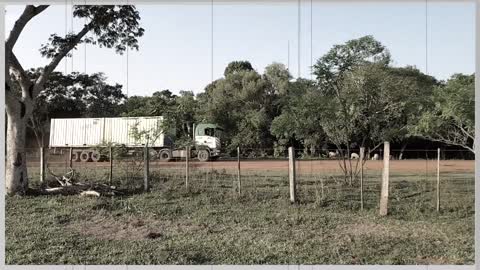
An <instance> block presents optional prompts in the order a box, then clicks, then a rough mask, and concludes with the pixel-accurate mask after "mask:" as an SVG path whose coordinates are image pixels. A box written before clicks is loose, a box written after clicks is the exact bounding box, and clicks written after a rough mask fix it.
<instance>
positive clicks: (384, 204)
mask: <svg viewBox="0 0 480 270" xmlns="http://www.w3.org/2000/svg"><path fill="white" fill-rule="evenodd" d="M389 175H390V143H389V142H385V143H384V150H383V173H382V192H381V197H380V216H386V215H387V213H388V188H389Z"/></svg>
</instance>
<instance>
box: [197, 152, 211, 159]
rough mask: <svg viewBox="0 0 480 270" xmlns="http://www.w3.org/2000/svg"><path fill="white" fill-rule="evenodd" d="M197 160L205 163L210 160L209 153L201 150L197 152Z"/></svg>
mask: <svg viewBox="0 0 480 270" xmlns="http://www.w3.org/2000/svg"><path fill="white" fill-rule="evenodd" d="M197 158H198V160H199V161H202V162H205V161H208V160H209V159H210V152H208V150H205V149H202V150H198V153H197Z"/></svg>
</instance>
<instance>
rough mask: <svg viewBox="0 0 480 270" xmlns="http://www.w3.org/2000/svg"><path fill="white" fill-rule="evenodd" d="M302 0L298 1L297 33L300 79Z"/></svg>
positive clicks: (299, 74)
mask: <svg viewBox="0 0 480 270" xmlns="http://www.w3.org/2000/svg"><path fill="white" fill-rule="evenodd" d="M301 1H302V0H298V31H297V34H298V78H300V76H301V68H300V65H301V61H300V57H301V33H302V25H301V17H302V11H301V6H302V3H301Z"/></svg>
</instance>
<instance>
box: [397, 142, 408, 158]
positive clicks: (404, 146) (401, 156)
mask: <svg viewBox="0 0 480 270" xmlns="http://www.w3.org/2000/svg"><path fill="white" fill-rule="evenodd" d="M405 148H407V143H404V144H403V145H402V149H400V156H399V157H398V159H399V160H402V158H403V152H404V151H405Z"/></svg>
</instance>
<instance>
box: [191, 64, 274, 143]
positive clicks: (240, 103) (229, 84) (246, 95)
mask: <svg viewBox="0 0 480 270" xmlns="http://www.w3.org/2000/svg"><path fill="white" fill-rule="evenodd" d="M198 100H199V103H200V104H202V105H200V106H199V111H198V113H199V116H198V117H197V118H200V119H201V120H203V121H206V122H211V123H216V124H219V125H220V126H221V127H222V128H223V129H224V130H225V137H224V139H226V141H227V144H228V146H229V149H230V150H233V149H234V148H235V147H237V146H242V147H244V148H262V147H266V146H270V145H271V144H272V142H271V135H270V132H269V127H270V122H271V120H272V104H273V103H272V101H273V94H272V87H271V85H270V83H269V82H268V81H267V80H266V79H265V78H263V77H262V76H260V75H259V74H258V73H257V72H255V71H253V70H240V71H237V72H232V73H228V74H227V76H226V77H225V78H222V79H219V80H216V81H215V82H213V83H212V84H211V85H209V86H207V90H206V92H205V94H204V95H201V96H199V97H198Z"/></svg>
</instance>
